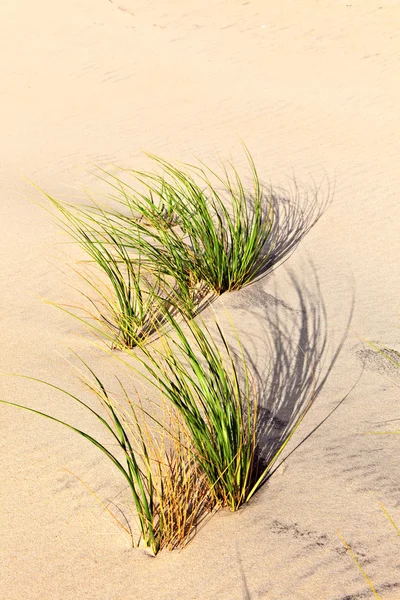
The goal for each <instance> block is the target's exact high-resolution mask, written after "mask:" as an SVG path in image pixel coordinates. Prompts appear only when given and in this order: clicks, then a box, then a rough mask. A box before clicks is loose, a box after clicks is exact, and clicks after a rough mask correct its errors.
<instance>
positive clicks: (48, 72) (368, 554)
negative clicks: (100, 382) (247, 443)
mask: <svg viewBox="0 0 400 600" xmlns="http://www.w3.org/2000/svg"><path fill="white" fill-rule="evenodd" d="M0 27H1V39H2V42H3V43H2V52H1V57H0V62H1V74H2V76H1V89H0V97H1V107H2V110H1V117H0V119H1V132H2V144H1V148H0V180H1V188H0V194H1V196H0V244H1V256H2V259H1V265H2V284H1V295H0V305H1V310H0V314H1V342H2V343H1V347H0V358H1V360H0V371H1V372H2V373H10V372H12V373H23V374H27V375H32V376H35V377H39V378H43V379H49V380H51V381H53V382H55V383H57V384H59V385H61V386H64V387H68V388H69V389H71V390H77V389H79V385H78V383H77V382H76V379H75V378H74V375H73V371H72V368H70V367H69V365H68V363H67V362H66V359H67V361H68V360H72V362H73V355H72V350H74V351H77V352H79V353H80V354H81V355H82V356H83V357H84V358H85V359H86V360H88V361H89V362H90V364H91V365H92V367H93V368H94V369H95V370H96V369H98V370H100V369H102V370H103V369H107V368H109V367H108V366H107V365H108V364H109V363H108V361H107V358H106V357H104V356H103V354H102V352H101V350H99V349H97V348H96V347H94V346H93V344H92V342H91V338H90V336H89V335H88V334H85V333H83V332H82V329H81V327H80V325H79V323H78V322H74V321H73V320H71V319H70V318H68V316H67V315H65V314H63V313H62V312H60V311H57V310H56V309H55V308H53V307H51V306H49V305H46V304H45V303H44V302H43V298H45V299H49V300H51V301H55V302H57V301H58V302H60V301H66V302H68V301H69V300H70V299H72V297H73V294H74V292H73V291H72V290H71V289H70V287H69V285H71V284H73V283H74V280H73V277H72V275H71V272H70V271H69V270H68V268H67V267H66V264H65V263H67V262H70V263H71V262H72V263H73V260H72V259H71V252H70V249H69V248H68V247H66V246H65V244H63V243H61V242H63V240H64V238H63V237H62V235H61V234H60V231H59V228H58V226H57V225H56V224H55V223H54V222H53V221H52V219H51V217H50V215H48V214H47V213H46V212H45V211H43V210H42V209H41V208H40V207H39V206H38V205H37V204H36V203H35V202H33V201H32V200H40V198H41V196H40V193H39V192H37V191H36V190H35V189H34V188H33V187H32V186H31V185H30V184H29V183H28V181H27V180H29V181H33V182H35V183H36V184H37V185H39V186H41V187H43V188H44V189H45V190H46V191H49V192H51V193H53V194H54V195H57V196H59V197H61V198H65V199H72V200H74V201H77V202H78V201H79V196H80V195H81V193H82V187H83V186H89V187H91V188H96V186H98V183H96V181H95V179H94V177H93V175H91V174H90V173H89V171H90V169H91V168H92V166H93V164H96V165H99V166H106V165H108V164H110V163H118V164H120V165H122V166H137V165H140V166H141V165H143V164H144V158H143V156H142V154H141V152H142V150H147V151H150V152H154V153H158V154H160V155H163V156H166V157H167V158H169V159H174V158H177V159H191V158H192V156H193V155H197V156H199V157H200V158H202V159H203V160H205V161H207V162H211V163H212V162H213V161H214V160H215V158H216V156H217V154H218V153H220V154H221V155H222V156H225V157H229V156H232V157H233V158H234V160H235V162H236V163H237V164H238V165H241V164H244V160H245V159H244V156H243V152H242V149H241V141H240V140H241V139H243V140H244V141H245V142H246V144H247V145H248V147H249V148H250V150H251V152H252V154H253V156H254V160H255V162H256V164H257V166H258V169H259V171H260V175H261V177H262V178H263V179H264V181H266V182H272V183H273V184H276V185H283V186H285V185H286V184H287V182H288V178H290V177H292V176H293V174H294V175H295V176H296V178H297V179H298V180H299V181H300V182H302V183H304V184H305V185H306V186H309V187H311V184H312V180H314V181H316V182H320V181H325V184H326V182H327V181H329V182H330V184H331V190H333V191H334V193H333V202H332V204H331V206H330V208H329V209H328V210H327V211H326V213H325V214H324V215H323V217H322V218H321V220H320V221H319V222H318V223H317V224H316V226H315V227H314V228H313V229H312V230H311V232H310V233H309V234H308V235H307V236H306V237H305V239H304V240H303V241H302V242H301V244H300V245H299V247H298V248H297V250H296V252H295V253H294V254H293V255H292V256H291V257H290V259H289V260H288V261H287V262H286V263H285V264H284V265H282V266H281V267H280V268H278V269H276V270H275V271H274V272H273V274H270V275H268V276H267V277H265V278H262V279H260V280H259V281H258V282H256V283H255V284H254V285H252V286H251V287H248V288H246V289H245V290H243V291H241V292H237V293H233V294H231V295H229V296H227V297H223V298H221V299H220V300H219V301H218V302H216V303H215V305H214V306H215V310H216V311H217V312H218V311H219V310H221V313H222V312H223V310H224V307H225V306H227V307H228V308H229V311H230V312H231V313H232V315H233V317H235V316H236V318H237V322H238V323H240V326H239V332H241V333H242V338H243V342H244V344H245V345H247V347H248V348H249V349H250V348H252V349H253V351H254V356H255V357H257V361H256V362H257V365H258V366H259V369H260V370H262V369H263V368H265V367H266V366H268V361H269V360H270V355H269V353H268V346H267V344H266V337H267V333H268V319H270V318H271V314H274V313H273V311H274V310H276V306H279V307H281V308H280V309H279V310H282V311H283V312H282V314H283V315H286V316H284V317H283V318H284V319H292V320H293V323H294V326H295V327H296V328H297V329H298V328H299V327H301V326H302V325H303V326H304V325H305V323H306V322H307V319H310V315H312V314H317V315H319V317H321V323H322V325H321V329H320V330H319V331H318V332H316V333H315V332H314V334H313V335H314V337H312V336H311V339H310V340H309V341H310V343H311V342H312V341H313V340H314V342H315V343H317V342H318V343H319V342H320V341H321V339H322V336H326V340H327V349H326V351H325V352H324V355H323V356H322V357H319V358H320V366H321V369H322V372H323V373H327V372H328V371H329V369H330V367H332V368H331V370H330V372H329V376H328V377H327V380H326V383H325V385H324V386H323V387H322V389H321V390H320V392H319V394H318V397H317V399H316V401H315V404H314V406H313V408H312V410H311V411H310V412H309V414H308V415H307V419H306V420H305V421H304V423H303V424H302V426H301V428H300V429H299V430H298V432H297V433H296V436H295V439H294V440H293V443H292V446H291V447H294V446H295V445H296V444H298V443H299V442H300V441H301V440H302V439H303V438H304V437H305V436H306V435H307V434H308V433H309V432H310V431H312V430H313V429H314V428H315V427H316V426H317V425H318V424H320V423H321V422H322V421H323V420H324V418H325V417H326V416H327V415H328V414H329V413H330V412H331V411H332V409H334V408H335V406H337V405H338V404H339V403H340V401H341V400H343V399H344V398H345V400H344V401H343V403H342V404H340V406H339V408H338V409H337V410H336V411H334V412H333V413H332V414H331V416H330V417H329V418H328V419H327V420H326V421H325V422H324V423H323V424H322V425H321V427H319V428H318V429H317V430H316V431H315V433H313V435H311V436H310V438H309V439H307V441H306V442H305V443H304V444H302V445H301V446H300V447H299V448H298V449H297V450H296V451H295V452H294V453H293V454H292V455H291V456H290V458H289V459H288V460H287V461H286V463H285V466H284V468H282V469H281V470H280V471H278V472H277V473H276V475H275V476H274V477H273V478H271V480H270V482H269V483H268V485H266V486H264V488H263V489H262V490H261V491H260V492H259V493H258V494H257V495H256V497H255V498H254V501H252V502H251V504H250V505H249V506H247V507H245V508H244V509H243V510H240V511H239V512H238V513H237V514H234V515H231V514H228V513H224V512H221V513H219V514H218V515H216V516H215V517H214V518H213V519H212V520H210V521H209V522H208V523H207V524H206V525H205V526H204V527H203V528H202V530H201V531H200V532H199V533H198V535H197V536H196V537H195V539H194V540H193V542H192V543H191V544H190V545H189V546H188V547H187V548H186V549H185V550H184V551H182V552H175V553H162V554H161V555H160V556H158V557H157V558H156V559H153V558H150V557H148V556H146V555H144V554H143V553H142V552H140V551H138V550H133V549H132V548H131V546H130V541H129V538H128V537H127V536H125V535H124V534H123V532H122V531H120V530H119V529H118V528H117V527H116V526H115V524H114V523H113V521H112V520H111V519H110V518H109V516H108V515H107V514H106V513H105V512H104V510H103V509H102V507H101V506H100V505H99V504H98V503H96V500H95V499H94V498H93V497H92V496H91V495H90V493H89V492H88V491H87V490H86V489H85V488H84V487H83V486H82V485H81V484H80V483H79V481H77V480H76V478H74V477H73V476H72V475H71V474H70V473H69V472H67V471H72V472H73V473H75V474H76V475H78V476H79V477H81V478H82V479H83V480H85V481H86V482H87V483H88V485H90V486H91V487H93V489H95V490H96V493H97V494H98V495H99V496H100V497H102V498H105V499H107V498H112V497H115V496H116V495H117V494H118V493H119V492H120V491H121V482H120V480H119V479H118V477H117V475H116V474H115V473H114V472H113V471H112V469H111V467H110V466H109V465H108V464H105V462H104V460H103V459H102V457H101V456H100V455H99V453H98V452H97V451H96V449H94V448H91V447H90V446H89V444H87V443H86V442H85V441H84V440H81V439H78V438H77V436H74V434H73V433H72V432H71V433H69V432H68V431H63V430H60V429H61V428H59V427H57V426H56V425H55V424H52V423H47V422H43V421H42V420H41V419H39V418H38V417H37V418H36V417H34V416H33V415H29V414H24V413H22V412H18V411H16V410H14V409H12V408H11V407H6V406H2V407H1V411H0V430H1V436H0V437H1V453H0V461H1V474H2V475H1V486H0V490H1V504H0V506H1V511H0V525H1V527H0V529H1V543H0V562H1V577H0V597H1V598H2V599H4V600H20V599H21V598H26V599H27V600H35V599H39V598H40V600H47V599H48V600H56V599H60V600H61V599H62V600H68V599H71V600H72V599H73V600H78V599H79V600H81V599H82V600H83V599H88V600H89V599H94V598H95V599H96V600H122V599H124V600H139V599H142V598H143V599H145V598H146V599H154V600H177V599H180V600H211V599H213V600H214V599H218V600H239V599H242V598H243V599H244V598H246V599H250V598H251V599H258V598H259V599H268V600H303V599H304V600H306V599H307V600H309V599H311V598H312V599H315V600H340V599H341V600H344V599H358V598H370V597H372V592H371V591H370V590H369V588H368V586H367V584H366V582H365V580H364V579H363V577H362V576H361V574H360V572H359V571H358V569H357V567H356V566H355V564H354V562H353V561H352V559H351V557H350V556H349V555H348V554H346V551H345V550H344V548H343V545H342V543H341V541H340V539H339V538H338V535H337V530H339V531H340V532H341V533H342V534H343V536H344V537H345V538H346V539H347V540H348V541H349V542H350V543H351V545H352V548H353V549H354V551H355V552H356V553H357V555H358V556H359V558H360V560H361V562H362V563H363V565H364V567H365V570H366V571H367V572H368V574H369V576H370V577H371V579H372V580H373V581H374V583H375V585H376V588H377V590H378V592H379V594H380V595H381V597H382V598H384V599H387V600H389V599H396V598H400V576H399V565H398V556H399V554H400V543H399V539H398V536H397V535H396V533H395V531H394V530H393V528H392V527H391V526H390V524H389V522H388V521H387V519H386V517H385V516H384V515H383V513H382V511H381V510H380V508H379V505H378V501H381V502H382V503H383V504H384V506H385V507H386V508H387V510H388V511H389V512H390V513H391V515H392V516H393V518H394V520H396V521H397V523H398V524H399V523H400V508H399V491H400V473H399V466H398V460H397V456H398V449H399V438H398V436H372V435H367V432H369V431H371V430H386V429H388V428H395V427H397V424H398V421H396V420H397V419H399V418H400V413H399V403H398V398H399V391H398V388H397V387H396V385H395V383H396V381H397V383H398V376H397V375H396V373H395V372H393V371H392V370H390V369H389V368H388V367H387V366H386V365H385V363H384V362H382V361H381V360H380V359H379V358H377V357H376V356H375V355H374V354H373V353H372V352H371V351H370V350H369V349H368V347H366V346H365V345H363V343H362V342H361V341H360V337H365V338H369V339H374V340H384V341H385V342H387V344H389V345H392V346H397V347H398V344H399V329H398V327H399V319H398V299H399V294H400V270H399V256H400V235H399V231H400V228H399V223H400V197H399V189H400V174H399V168H398V157H399V155H400V141H399V140H400V120H399V111H398V104H399V102H398V72H399V69H400V59H399V48H400V38H399V31H400V7H399V5H398V2H396V1H394V0H393V1H389V0H367V1H366V2H356V1H355V0H343V1H342V0H335V1H333V0H319V1H318V2H313V1H312V0H304V1H303V2H289V0H282V1H281V2H277V3H272V2H262V1H261V0H250V1H248V2H243V1H240V2H238V1H236V0H231V1H230V2H227V1H226V0H218V1H217V2H194V1H193V0H189V1H185V2H183V1H182V0H174V1H173V2H171V3H161V2H154V1H153V2H148V3H144V2H138V1H135V2H134V1H133V0H126V1H125V2H123V1H122V0H97V1H95V0H86V1H85V2H80V1H78V0H70V1H69V2H64V3H61V2H50V1H49V0H37V1H36V2H28V1H27V0H21V1H20V2H15V3H12V2H8V3H7V2H5V3H3V6H1V8H0ZM325 184H324V185H325ZM97 189H99V188H97ZM324 189H325V191H326V187H325V188H324ZM99 191H101V190H100V189H99ZM71 277H72V279H71ZM274 307H275V308H274ZM324 310H326V315H327V317H326V319H325V320H324V319H323V315H324ZM313 311H314V312H313ZM350 315H351V317H352V318H351V323H350V325H349V318H350ZM288 322H289V321H288ZM263 332H265V336H264V333H263ZM310 335H311V333H310ZM339 345H341V352H340V355H339V356H338V358H337V360H336V362H335V363H334V364H333V365H332V364H331V363H332V357H333V356H334V352H335V350H336V349H337V348H338V347H339ZM320 377H322V375H320ZM0 388H1V389H0V397H1V398H3V399H4V400H10V401H14V402H21V403H24V404H26V405H29V406H33V407H36V408H40V409H42V410H46V411H49V412H51V413H52V414H56V415H57V416H59V417H61V418H67V419H68V420H70V421H71V422H74V423H75V424H79V425H80V426H82V427H86V428H88V429H90V428H91V427H92V428H93V426H94V425H93V423H91V421H90V419H89V418H88V416H87V415H86V414H82V412H81V411H79V410H78V409H77V407H76V406H74V405H71V404H70V403H68V402H67V401H66V400H65V399H64V398H62V397H60V396H58V395H56V394H55V393H54V392H53V391H51V390H50V389H48V388H44V387H43V386H40V385H39V384H34V383H33V382H30V381H29V380H21V379H17V378H14V377H9V376H2V377H1V378H0ZM349 392H350V393H349ZM347 394H348V396H347ZM92 431H93V429H92ZM122 487H123V486H122Z"/></svg>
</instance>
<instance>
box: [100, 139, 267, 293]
mask: <svg viewBox="0 0 400 600" xmlns="http://www.w3.org/2000/svg"><path fill="white" fill-rule="evenodd" d="M246 156H247V159H248V163H249V167H250V176H251V184H250V189H247V186H246V185H245V183H244V182H243V180H242V179H241V177H240V175H239V172H238V171H237V169H236V168H235V167H234V166H233V165H229V167H227V166H226V165H224V164H223V163H222V174H218V173H216V172H215V171H214V170H212V169H211V168H209V167H207V166H206V165H204V164H203V163H199V165H191V164H183V165H182V167H178V166H176V165H174V164H172V163H170V162H168V161H166V160H164V159H162V158H159V157H157V156H153V155H150V158H151V159H152V160H153V162H154V163H155V166H156V168H158V170H159V171H160V170H161V172H157V171H155V172H139V171H132V170H131V171H126V173H128V174H129V175H131V176H133V177H134V179H135V180H136V181H137V182H138V183H140V184H141V185H142V186H143V187H144V193H143V192H140V193H139V192H137V190H136V189H135V188H134V187H133V186H131V185H130V184H127V183H126V182H125V181H123V180H122V179H121V178H119V177H116V176H112V175H111V174H110V173H105V176H106V177H105V181H106V182H107V183H109V184H110V185H111V186H112V187H113V190H114V191H113V196H112V197H113V200H114V201H115V200H116V201H117V202H119V203H120V204H122V206H123V207H124V209H128V210H127V213H128V214H126V212H125V213H120V212H118V211H115V210H114V211H113V212H112V218H113V223H114V225H115V224H116V223H117V222H118V223H119V225H115V226H116V227H119V231H120V233H121V239H123V240H124V241H125V243H126V245H127V246H128V247H130V248H135V249H136V250H137V249H138V248H142V245H143V237H144V235H148V236H149V239H151V240H152V242H153V243H152V248H153V250H150V249H149V248H146V251H148V250H150V252H149V258H150V260H151V261H153V262H155V263H156V264H163V265H164V264H165V263H166V267H167V269H168V268H169V267H170V266H171V265H172V266H173V267H174V268H175V271H172V272H170V274H171V275H172V276H174V275H175V276H176V271H179V274H180V277H181V276H183V277H184V278H186V280H187V285H188V286H189V288H190V287H193V285H196V284H197V283H198V282H204V283H205V285H206V286H207V287H208V288H209V289H210V290H212V291H213V292H214V293H215V294H217V295H220V294H222V293H224V292H226V291H233V290H237V289H240V288H242V287H243V286H245V285H247V284H248V283H250V282H251V281H252V280H253V279H254V278H255V277H256V276H257V275H258V274H259V273H260V271H261V270H262V268H263V267H264V266H265V265H266V263H267V262H268V259H269V253H270V251H271V250H272V247H273V239H272V237H273V236H272V230H273V222H274V218H273V215H274V210H273V208H274V207H273V195H272V193H268V194H267V193H266V192H265V191H264V190H263V189H262V186H261V184H260V180H259V177H258V173H257V170H256V167H255V164H254V161H253V159H252V157H251V155H250V153H249V152H248V150H247V149H246ZM138 222H139V223H140V226H139V227H138V226H137V223H138ZM154 248H156V250H154ZM146 251H145V253H146Z"/></svg>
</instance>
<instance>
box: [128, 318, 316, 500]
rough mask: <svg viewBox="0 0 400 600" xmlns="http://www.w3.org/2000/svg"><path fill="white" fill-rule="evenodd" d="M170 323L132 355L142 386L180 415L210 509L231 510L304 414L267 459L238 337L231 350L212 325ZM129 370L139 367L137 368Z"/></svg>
mask: <svg viewBox="0 0 400 600" xmlns="http://www.w3.org/2000/svg"><path fill="white" fill-rule="evenodd" d="M168 323H169V330H168V331H166V332H165V333H164V335H163V336H162V337H161V338H160V339H159V340H158V343H157V344H156V345H154V346H153V347H147V346H146V347H145V346H143V347H142V348H141V350H142V352H141V353H137V352H136V353H134V354H133V353H132V357H133V358H134V359H135V360H136V361H139V362H140V363H141V365H142V366H143V367H144V369H142V371H144V377H145V380H146V381H147V383H150V384H151V385H152V386H153V387H155V388H156V389H157V390H158V391H159V392H160V393H161V394H162V396H163V398H165V401H167V402H170V403H171V405H172V406H173V407H174V408H175V409H176V410H177V411H178V413H179V414H180V416H181V418H182V420H183V422H184V423H185V427H186V429H187V431H188V435H189V436H190V440H191V447H192V448H193V456H194V458H195V460H196V461H197V463H198V465H199V468H200V470H201V472H203V473H204V474H205V476H206V478H207V482H208V486H209V489H210V492H211V494H212V496H213V498H214V501H215V504H216V505H217V506H220V507H227V508H229V509H230V510H232V511H235V510H237V509H238V508H239V507H240V506H241V505H242V504H243V503H245V502H247V501H248V500H250V498H251V497H252V496H253V495H254V494H255V492H256V491H257V490H258V489H259V488H260V487H261V485H262V484H263V483H264V482H265V481H266V479H267V478H268V476H269V474H270V472H271V470H272V466H273V465H274V464H275V462H276V460H277V458H278V457H279V456H280V454H281V452H282V451H283V449H284V448H285V446H286V444H287V443H288V442H289V440H290V438H291V436H292V435H293V434H294V432H295V430H296V429H297V427H298V425H299V424H300V422H301V420H302V418H303V417H304V414H305V412H306V411H305V410H304V411H303V413H302V414H301V415H299V417H298V418H297V419H296V420H295V421H294V422H293V424H292V426H291V427H290V428H288V431H287V435H286V437H285V438H284V439H283V440H282V441H281V444H280V445H279V447H275V450H274V453H273V455H272V456H271V454H270V452H268V450H270V449H266V448H263V447H262V446H261V444H260V440H259V436H258V432H259V431H260V427H259V402H260V391H259V385H258V384H257V381H256V380H255V378H254V377H253V376H252V373H251V370H250V368H249V366H248V363H247V360H246V357H245V354H244V350H243V348H242V347H241V345H240V342H239V340H238V339H237V337H236V341H237V348H236V352H235V351H234V350H233V349H232V348H231V346H230V344H229V342H228V339H227V337H226V335H225V334H224V332H223V330H222V328H221V327H220V325H219V324H218V322H217V321H214V323H213V331H211V330H210V329H209V328H208V327H207V326H206V325H205V324H204V323H201V324H199V323H197V322H196V320H185V321H184V323H183V324H180V323H178V321H177V320H176V319H175V318H174V317H172V316H171V315H169V317H168ZM121 360H124V359H123V358H121ZM126 364H127V365H128V367H130V368H133V369H134V370H135V369H136V367H135V365H134V362H132V361H129V362H128V361H127V362H126ZM264 456H268V457H269V458H268V460H265V459H263V457H264Z"/></svg>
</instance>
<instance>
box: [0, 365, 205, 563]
mask: <svg viewBox="0 0 400 600" xmlns="http://www.w3.org/2000/svg"><path fill="white" fill-rule="evenodd" d="M85 366H87V365H85ZM87 368H88V369H89V367H87ZM89 371H90V373H91V376H92V379H91V381H89V380H87V382H86V383H87V386H88V387H89V389H90V390H91V391H92V392H93V393H94V395H95V396H96V398H97V399H98V400H99V401H100V403H101V405H102V408H103V412H104V413H105V416H103V415H102V414H101V413H100V412H97V411H96V410H94V409H93V408H91V407H90V406H89V405H88V404H87V403H85V402H84V401H83V400H81V399H80V398H78V397H77V396H75V395H73V394H71V393H69V392H68V391H66V390H63V389H61V388H59V387H58V386H56V385H53V384H51V383H48V382H46V381H42V380H39V379H35V378H31V377H29V378H28V379H31V380H33V381H38V382H40V383H43V384H45V385H48V386H50V387H51V388H53V389H54V390H56V391H58V392H61V393H62V394H64V395H66V396H67V397H69V398H71V399H72V400H74V401H75V402H77V403H78V404H80V405H81V406H83V407H84V408H85V409H86V410H88V411H89V412H90V413H91V414H92V415H93V416H94V417H95V418H96V419H97V420H98V421H99V422H100V423H101V425H102V426H103V427H104V429H105V430H106V433H107V434H108V437H109V438H110V442H109V443H108V444H106V443H105V442H103V441H101V440H100V439H98V438H96V437H93V436H92V435H90V434H89V433H87V432H85V431H83V430H81V429H80V428H78V427H75V426H73V425H71V424H69V423H66V422H65V421H62V420H60V419H57V418H56V417H54V416H51V415H49V414H47V413H44V412H42V411H39V410H35V409H32V408H29V407H27V406H23V405H20V404H17V403H14V402H8V401H5V400H0V402H2V403H3V404H8V405H11V406H15V407H17V408H21V409H23V410H27V411H29V412H32V413H35V414H38V415H40V416H42V417H45V418H47V419H50V420H51V421H54V422H56V423H60V424H61V425H63V426H65V427H67V428H69V429H71V430H72V431H74V432H76V433H77V434H78V435H80V436H82V437H83V438H85V439H86V440H88V441H89V442H90V443H91V444H93V445H94V446H95V447H96V448H98V449H99V450H100V451H101V452H102V453H103V454H104V455H105V456H106V457H107V458H108V459H109V461H110V462H111V463H112V464H113V465H114V467H116V469H117V470H118V471H119V472H120V474H121V475H122V476H123V478H124V480H125V481H126V482H127V484H128V489H129V491H130V495H131V499H132V503H133V508H134V513H135V515H136V517H137V520H138V523H139V532H140V533H139V535H138V536H136V537H135V535H134V534H132V542H133V545H134V546H139V545H140V544H141V542H143V543H144V545H145V547H147V548H149V549H150V550H151V552H152V553H153V554H157V553H158V552H159V551H160V550H162V549H163V548H166V549H169V550H172V549H174V548H180V547H183V546H185V545H186V544H187V543H188V541H190V539H191V538H192V536H193V535H194V533H195V531H196V528H197V526H198V525H199V523H200V522H201V521H202V519H203V518H204V517H205V516H206V515H207V514H208V513H209V512H210V511H211V510H212V508H213V506H212V502H211V501H210V492H209V489H208V486H207V482H206V479H205V476H204V474H203V473H201V471H200V470H199V467H198V465H197V463H196V461H195V460H194V459H193V453H192V451H191V450H190V438H188V436H187V434H186V431H185V427H184V426H182V422H181V420H180V419H179V415H177V414H176V412H174V411H171V409H170V408H167V409H166V411H165V412H164V418H165V420H164V422H163V423H161V422H160V421H158V420H157V419H155V418H153V417H151V415H149V413H148V412H146V410H145V409H144V408H143V405H142V404H141V402H140V401H137V402H133V401H132V400H131V398H130V397H129V395H128V394H127V392H126V390H125V388H124V386H123V385H122V383H120V388H121V392H122V397H123V401H122V402H121V401H117V400H116V399H115V398H113V397H112V396H111V395H110V394H109V393H108V392H107V390H106V388H105V386H104V385H103V383H102V382H101V380H100V379H99V378H98V377H97V376H96V375H95V374H94V373H93V371H92V370H91V369H89ZM146 417H147V418H146ZM149 421H150V423H149ZM111 514H112V513H111ZM113 517H114V519H116V520H117V521H118V519H117V518H116V517H115V515H113ZM120 524H121V523H120ZM121 526H122V527H123V528H124V529H125V530H126V528H125V527H124V526H123V525H122V524H121Z"/></svg>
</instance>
